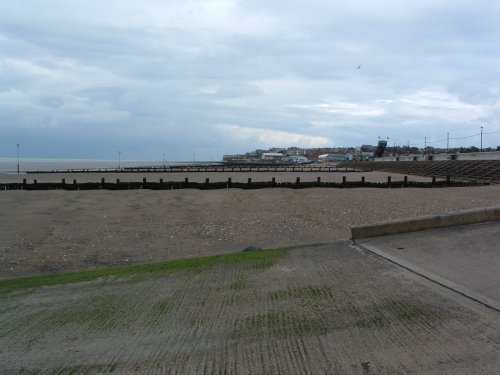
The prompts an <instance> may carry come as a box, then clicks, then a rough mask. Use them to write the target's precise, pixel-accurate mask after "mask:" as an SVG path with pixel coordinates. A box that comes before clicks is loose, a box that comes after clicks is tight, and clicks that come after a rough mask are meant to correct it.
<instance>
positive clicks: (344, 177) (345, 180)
mask: <svg viewBox="0 0 500 375" xmlns="http://www.w3.org/2000/svg"><path fill="white" fill-rule="evenodd" d="M346 182H347V178H346V176H342V184H344V185H345V184H346Z"/></svg>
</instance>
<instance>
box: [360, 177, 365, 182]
mask: <svg viewBox="0 0 500 375" xmlns="http://www.w3.org/2000/svg"><path fill="white" fill-rule="evenodd" d="M361 182H362V183H363V184H364V183H365V176H361Z"/></svg>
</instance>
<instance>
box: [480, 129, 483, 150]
mask: <svg viewBox="0 0 500 375" xmlns="http://www.w3.org/2000/svg"><path fill="white" fill-rule="evenodd" d="M480 152H483V127H482V126H481V151H480Z"/></svg>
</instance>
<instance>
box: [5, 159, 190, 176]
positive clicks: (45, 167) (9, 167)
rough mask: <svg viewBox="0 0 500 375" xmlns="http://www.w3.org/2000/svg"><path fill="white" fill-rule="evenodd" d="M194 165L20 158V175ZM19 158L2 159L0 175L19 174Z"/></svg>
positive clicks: (149, 161) (161, 161)
mask: <svg viewBox="0 0 500 375" xmlns="http://www.w3.org/2000/svg"><path fill="white" fill-rule="evenodd" d="M186 164H193V162H179V161H175V162H172V161H165V162H164V161H163V160H159V161H158V160H121V161H120V162H119V163H118V160H99V159H39V158H20V159H19V173H26V172H28V171H52V170H68V169H90V170H98V169H114V168H118V167H121V168H126V167H144V166H153V165H154V166H163V165H165V166H167V167H169V166H173V165H186ZM17 165H18V159H17V158H0V173H17Z"/></svg>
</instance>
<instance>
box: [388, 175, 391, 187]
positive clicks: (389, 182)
mask: <svg viewBox="0 0 500 375" xmlns="http://www.w3.org/2000/svg"><path fill="white" fill-rule="evenodd" d="M390 184H391V176H387V185H390Z"/></svg>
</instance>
